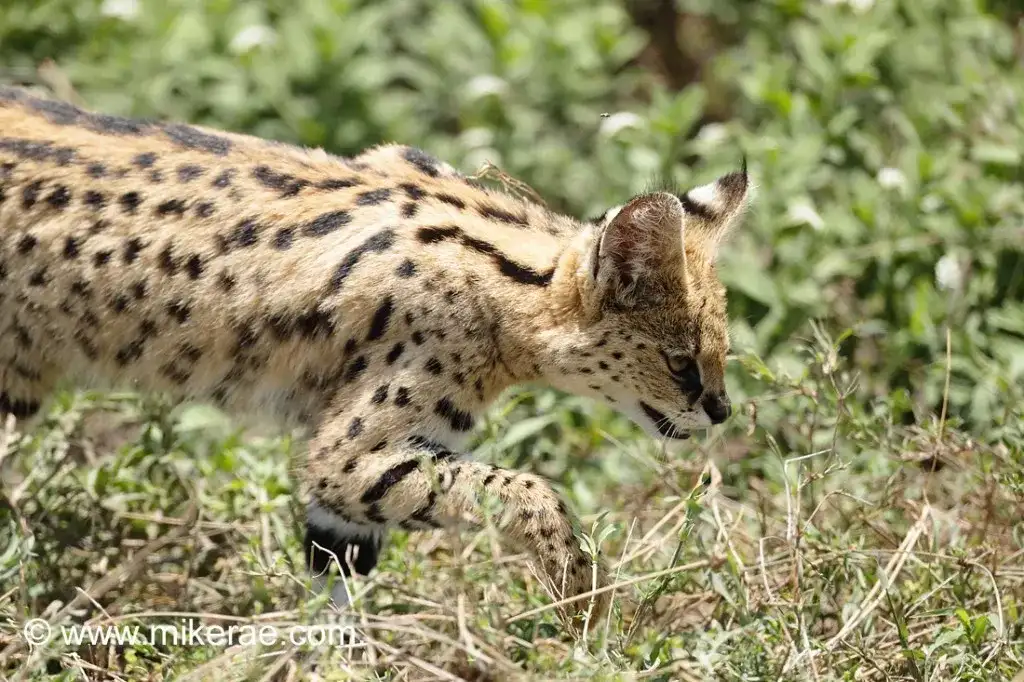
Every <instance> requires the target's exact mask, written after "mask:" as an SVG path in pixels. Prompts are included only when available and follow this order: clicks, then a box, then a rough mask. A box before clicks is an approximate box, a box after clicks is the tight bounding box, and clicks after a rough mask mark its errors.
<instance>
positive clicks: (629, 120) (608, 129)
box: [601, 111, 644, 136]
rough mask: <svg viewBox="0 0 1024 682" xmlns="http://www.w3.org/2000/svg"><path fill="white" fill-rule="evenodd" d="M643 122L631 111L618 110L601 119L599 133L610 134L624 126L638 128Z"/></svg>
mask: <svg viewBox="0 0 1024 682" xmlns="http://www.w3.org/2000/svg"><path fill="white" fill-rule="evenodd" d="M643 123H644V120H643V119H642V118H641V117H640V116H638V115H636V114H634V113H633V112H631V111H620V112H618V113H616V114H612V115H611V116H609V117H607V118H606V119H604V120H603V121H601V133H602V134H604V135H609V136H611V135H615V134H616V133H618V132H619V131H620V130H624V129H626V128H639V127H640V126H642V125H643Z"/></svg>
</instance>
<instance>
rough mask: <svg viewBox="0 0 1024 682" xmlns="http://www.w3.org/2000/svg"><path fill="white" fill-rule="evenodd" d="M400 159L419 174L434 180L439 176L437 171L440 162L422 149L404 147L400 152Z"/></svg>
mask: <svg viewBox="0 0 1024 682" xmlns="http://www.w3.org/2000/svg"><path fill="white" fill-rule="evenodd" d="M402 158H404V159H405V160H406V161H408V162H409V163H411V164H412V165H413V166H415V167H416V169H417V170H419V171H420V172H421V173H425V174H427V175H429V176H430V177H432V178H436V177H438V176H439V175H440V174H441V172H440V170H438V167H439V165H440V162H439V161H438V160H437V159H435V158H434V157H432V156H431V155H430V154H427V153H426V152H425V151H423V150H422V149H416V148H415V147H406V148H405V150H404V151H403V152H402Z"/></svg>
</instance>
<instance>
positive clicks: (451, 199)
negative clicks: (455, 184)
mask: <svg viewBox="0 0 1024 682" xmlns="http://www.w3.org/2000/svg"><path fill="white" fill-rule="evenodd" d="M434 197H435V198H436V199H437V200H438V201H442V202H444V203H446V204H450V205H451V206H454V207H455V208H466V202H465V201H463V200H462V199H460V198H458V197H456V196H452V195H451V194H435V195H434Z"/></svg>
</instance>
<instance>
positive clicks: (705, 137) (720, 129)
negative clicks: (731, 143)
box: [697, 123, 729, 145]
mask: <svg viewBox="0 0 1024 682" xmlns="http://www.w3.org/2000/svg"><path fill="white" fill-rule="evenodd" d="M727 137H729V133H727V132H726V130H725V126H724V125H722V124H721V123H709V124H707V125H706V126H704V127H703V128H701V129H700V132H699V133H697V141H698V142H703V143H704V144H707V145H716V144H718V143H719V142H721V141H722V140H724V139H725V138H727Z"/></svg>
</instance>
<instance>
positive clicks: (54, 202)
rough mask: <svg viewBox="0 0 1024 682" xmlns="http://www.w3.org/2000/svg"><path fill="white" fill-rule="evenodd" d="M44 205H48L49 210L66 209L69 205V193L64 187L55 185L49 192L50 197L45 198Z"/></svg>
mask: <svg viewBox="0 0 1024 682" xmlns="http://www.w3.org/2000/svg"><path fill="white" fill-rule="evenodd" d="M46 203H48V204H49V205H50V208H54V209H57V210H60V209H63V208H66V207H67V205H68V204H70V203H71V191H70V190H69V189H68V188H67V187H65V186H64V185H57V186H56V187H54V188H53V191H52V192H50V196H48V197H46Z"/></svg>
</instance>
